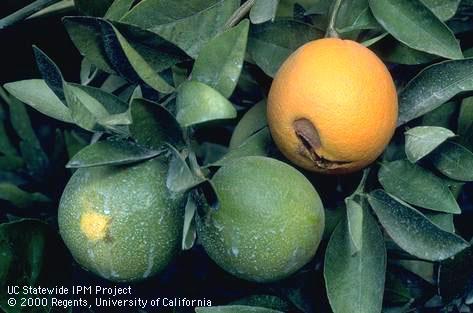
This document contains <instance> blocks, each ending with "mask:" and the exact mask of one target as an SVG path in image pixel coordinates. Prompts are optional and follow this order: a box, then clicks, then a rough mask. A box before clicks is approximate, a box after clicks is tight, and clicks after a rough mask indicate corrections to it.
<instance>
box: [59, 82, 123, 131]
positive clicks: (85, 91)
mask: <svg viewBox="0 0 473 313" xmlns="http://www.w3.org/2000/svg"><path fill="white" fill-rule="evenodd" d="M65 92H66V99H67V104H68V105H69V108H70V109H71V113H72V118H73V120H74V122H75V123H76V124H77V125H79V126H80V127H82V128H84V129H87V130H90V131H98V130H102V129H103V128H108V129H114V128H113V126H116V125H113V124H112V123H110V118H111V116H113V115H118V114H123V115H121V116H122V118H120V119H117V120H118V121H119V122H120V124H129V123H130V121H129V119H128V120H127V119H126V116H127V113H126V112H127V110H128V104H127V103H125V102H123V101H122V100H120V98H118V97H116V96H115V95H112V94H110V93H107V92H105V91H103V90H101V89H98V88H94V87H89V86H82V85H77V84H72V83H68V84H66V85H65Z"/></svg>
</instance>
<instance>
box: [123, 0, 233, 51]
mask: <svg viewBox="0 0 473 313" xmlns="http://www.w3.org/2000/svg"><path fill="white" fill-rule="evenodd" d="M239 4H240V1H238V0H212V1H203V0H198V1H193V2H191V3H189V2H180V1H174V0H144V1H141V2H140V3H139V4H137V5H136V6H135V7H134V8H133V9H132V10H131V11H130V12H128V14H127V15H125V16H124V17H123V18H122V19H121V21H122V22H124V23H128V24H132V25H136V26H138V27H140V28H143V29H146V30H149V31H152V32H154V33H156V34H158V35H160V36H162V37H163V38H165V39H167V40H169V41H170V42H172V43H174V44H176V45H177V46H178V47H180V48H181V49H182V50H184V51H185V52H186V53H187V54H188V55H190V56H191V57H193V58H196V57H197V55H198V54H199V51H200V49H201V48H202V47H203V45H204V44H205V43H206V42H207V41H209V40H210V39H212V38H213V37H215V36H216V35H218V34H219V33H220V32H221V31H222V29H223V26H224V25H225V23H226V22H227V21H228V19H229V18H230V17H231V15H232V14H233V12H234V11H235V10H236V9H237V8H238V6H239Z"/></svg>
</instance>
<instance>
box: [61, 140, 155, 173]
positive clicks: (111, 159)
mask: <svg viewBox="0 0 473 313" xmlns="http://www.w3.org/2000/svg"><path fill="white" fill-rule="evenodd" d="M161 153H162V151H154V150H148V149H146V148H143V147H141V146H139V145H137V144H136V143H132V142H129V141H125V140H106V141H99V142H96V143H94V144H91V145H89V146H87V147H85V148H84V149H82V150H80V151H79V152H78V153H77V154H75V155H74V156H73V157H72V158H71V160H69V163H67V165H66V167H68V168H81V167H92V166H103V165H123V164H130V163H135V162H139V161H144V160H147V159H151V158H153V157H155V156H158V155H159V154H161Z"/></svg>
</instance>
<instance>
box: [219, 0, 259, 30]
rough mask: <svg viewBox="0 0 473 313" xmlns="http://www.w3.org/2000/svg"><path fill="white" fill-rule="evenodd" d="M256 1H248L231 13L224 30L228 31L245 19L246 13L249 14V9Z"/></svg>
mask: <svg viewBox="0 0 473 313" xmlns="http://www.w3.org/2000/svg"><path fill="white" fill-rule="evenodd" d="M255 2H256V0H248V1H246V2H245V3H243V4H242V5H241V6H240V7H239V8H238V9H237V10H236V11H235V13H233V15H232V16H231V17H230V18H229V19H228V21H227V23H225V26H224V29H229V28H231V27H233V26H235V25H236V24H238V22H240V21H241V20H242V19H243V17H245V15H246V14H248V12H250V10H251V8H252V7H253V5H254V4H255Z"/></svg>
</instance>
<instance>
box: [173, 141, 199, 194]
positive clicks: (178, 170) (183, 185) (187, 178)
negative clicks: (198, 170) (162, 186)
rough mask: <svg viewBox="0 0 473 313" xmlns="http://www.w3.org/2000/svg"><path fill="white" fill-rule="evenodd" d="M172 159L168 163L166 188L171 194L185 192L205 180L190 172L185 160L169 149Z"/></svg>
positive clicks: (177, 152)
mask: <svg viewBox="0 0 473 313" xmlns="http://www.w3.org/2000/svg"><path fill="white" fill-rule="evenodd" d="M169 149H170V150H171V152H172V158H171V161H170V162H169V170H168V176H167V179H166V186H167V187H168V189H169V190H171V191H172V192H185V191H187V190H189V189H191V188H194V187H195V186H197V185H199V184H201V183H202V182H203V181H205V179H203V178H202V177H199V176H197V175H196V174H194V172H192V170H191V169H190V167H189V165H188V164H187V162H186V158H185V157H184V156H182V155H181V154H180V153H179V151H177V150H176V149H174V148H173V147H169Z"/></svg>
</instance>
